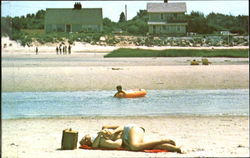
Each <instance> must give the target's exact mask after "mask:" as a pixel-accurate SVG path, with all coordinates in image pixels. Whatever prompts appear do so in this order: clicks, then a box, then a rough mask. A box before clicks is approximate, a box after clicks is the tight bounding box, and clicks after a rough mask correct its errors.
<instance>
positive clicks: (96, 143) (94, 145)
mask: <svg viewBox="0 0 250 158" xmlns="http://www.w3.org/2000/svg"><path fill="white" fill-rule="evenodd" d="M101 136H102V134H101V133H98V136H97V137H96V138H95V140H94V142H93V144H92V147H93V148H98V147H99V144H100V139H101Z"/></svg>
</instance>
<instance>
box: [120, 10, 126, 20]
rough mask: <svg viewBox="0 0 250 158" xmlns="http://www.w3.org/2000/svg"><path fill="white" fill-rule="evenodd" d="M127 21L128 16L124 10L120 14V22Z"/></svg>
mask: <svg viewBox="0 0 250 158" xmlns="http://www.w3.org/2000/svg"><path fill="white" fill-rule="evenodd" d="M125 21H126V17H125V14H124V12H122V13H121V14H120V18H119V23H122V22H125Z"/></svg>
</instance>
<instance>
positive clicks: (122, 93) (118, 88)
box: [114, 86, 126, 98]
mask: <svg viewBox="0 0 250 158" xmlns="http://www.w3.org/2000/svg"><path fill="white" fill-rule="evenodd" d="M116 89H117V91H118V92H117V93H115V95H114V97H119V98H120V97H123V96H124V95H126V93H125V92H124V91H123V90H122V86H117V87H116Z"/></svg>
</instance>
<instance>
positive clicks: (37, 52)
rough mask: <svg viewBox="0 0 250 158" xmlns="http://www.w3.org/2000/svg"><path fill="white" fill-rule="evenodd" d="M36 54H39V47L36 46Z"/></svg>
mask: <svg viewBox="0 0 250 158" xmlns="http://www.w3.org/2000/svg"><path fill="white" fill-rule="evenodd" d="M36 55H38V47H36Z"/></svg>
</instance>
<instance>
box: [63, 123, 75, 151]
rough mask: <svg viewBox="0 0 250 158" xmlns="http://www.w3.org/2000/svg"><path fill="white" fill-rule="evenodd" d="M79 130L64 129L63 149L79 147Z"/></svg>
mask: <svg viewBox="0 0 250 158" xmlns="http://www.w3.org/2000/svg"><path fill="white" fill-rule="evenodd" d="M77 140H78V132H77V131H73V130H72V129H71V128H70V129H65V130H63V135H62V144H61V149H62V150H73V149H76V148H77Z"/></svg>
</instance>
